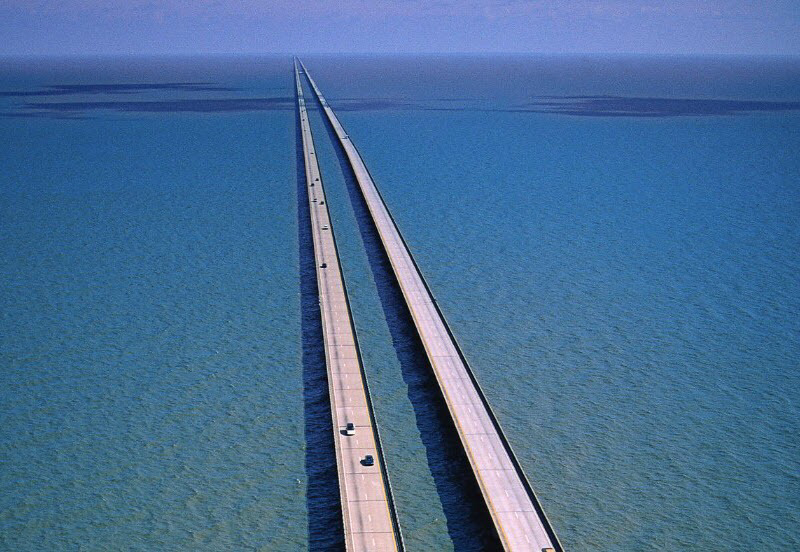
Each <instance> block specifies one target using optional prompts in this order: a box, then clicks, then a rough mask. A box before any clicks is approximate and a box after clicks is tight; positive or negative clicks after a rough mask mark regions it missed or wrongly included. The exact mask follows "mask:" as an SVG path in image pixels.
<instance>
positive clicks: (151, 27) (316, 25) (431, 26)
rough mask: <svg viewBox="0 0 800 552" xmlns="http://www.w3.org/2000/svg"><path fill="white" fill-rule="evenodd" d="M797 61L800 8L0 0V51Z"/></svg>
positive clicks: (512, 0)
mask: <svg viewBox="0 0 800 552" xmlns="http://www.w3.org/2000/svg"><path fill="white" fill-rule="evenodd" d="M168 52H172V53H206V52H220V53H222V52H248V53H256V52H259V53H260V52H297V53H305V52H640V53H706V54H709V53H745V54H794V55H800V0H720V1H714V0H708V1H702V0H663V1H655V0H652V1H651V0H642V1H635V0H575V1H570V0H563V1H557V0H528V1H526V0H436V1H423V0H355V1H347V0H0V54H75V53H78V54H113V53H122V54H135V53H168Z"/></svg>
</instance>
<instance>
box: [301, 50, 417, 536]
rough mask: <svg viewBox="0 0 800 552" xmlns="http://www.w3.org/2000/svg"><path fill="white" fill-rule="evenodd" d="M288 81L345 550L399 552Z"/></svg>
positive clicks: (312, 165)
mask: <svg viewBox="0 0 800 552" xmlns="http://www.w3.org/2000/svg"><path fill="white" fill-rule="evenodd" d="M294 76H295V86H296V87H297V110H298V117H299V119H300V129H301V133H302V140H303V160H304V164H305V176H306V189H307V192H308V204H309V209H310V214H311V234H312V237H313V242H314V260H315V263H316V274H317V289H318V292H319V308H320V314H321V318H322V335H323V339H324V345H325V364H326V370H327V373H328V391H329V395H330V401H331V416H332V418H333V430H334V435H333V440H334V446H335V451H336V467H337V472H338V478H339V497H340V500H341V505H342V517H343V525H344V537H345V547H346V549H347V550H348V551H352V552H362V551H363V552H366V551H369V552H384V551H385V552H389V551H400V550H403V540H402V534H401V532H400V525H399V524H398V523H397V514H396V512H395V507H394V502H393V499H392V493H391V485H390V483H389V476H388V472H387V471H386V464H385V461H384V458H383V452H382V450H381V445H380V436H379V434H378V429H377V426H376V424H375V416H374V412H373V408H372V400H371V398H370V394H369V386H368V383H367V378H366V373H365V372H364V365H363V362H362V360H361V353H360V350H359V346H358V338H357V335H356V330H355V326H354V325H353V319H352V316H351V311H350V303H349V300H348V296H347V288H346V287H345V281H344V277H343V275H342V268H341V265H340V262H339V253H338V250H337V248H336V239H335V237H334V234H333V223H332V222H331V217H330V213H329V212H328V204H327V201H326V200H325V190H324V187H323V183H322V176H321V173H320V169H319V163H318V162H317V155H316V151H315V149H314V138H313V136H312V134H311V125H310V124H309V121H308V113H307V111H306V105H305V98H304V96H303V86H302V83H301V82H300V72H299V69H298V66H297V61H295V69H294ZM348 424H353V430H352V435H349V434H348V433H351V431H348ZM368 458H371V459H372V462H369V461H368Z"/></svg>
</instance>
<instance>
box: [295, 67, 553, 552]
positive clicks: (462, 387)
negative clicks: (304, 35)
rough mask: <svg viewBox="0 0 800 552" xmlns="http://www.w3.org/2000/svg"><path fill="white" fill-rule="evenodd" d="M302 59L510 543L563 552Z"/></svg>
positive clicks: (381, 202)
mask: <svg viewBox="0 0 800 552" xmlns="http://www.w3.org/2000/svg"><path fill="white" fill-rule="evenodd" d="M300 65H301V66H302V68H303V72H304V73H305V75H306V77H307V78H308V81H309V83H310V84H311V87H312V89H313V90H314V93H315V94H316V96H317V99H318V100H319V103H320V105H321V106H322V107H323V110H324V112H325V116H326V117H327V119H328V121H329V122H330V124H331V126H332V127H333V129H334V131H335V133H336V136H337V137H338V139H339V143H340V144H341V147H342V149H343V150H344V152H345V154H346V155H347V159H348V161H349V163H350V166H351V168H352V170H353V174H354V175H355V178H356V181H357V182H358V185H359V188H360V190H361V194H362V195H363V197H364V199H365V201H366V204H367V207H368V209H369V212H370V215H371V217H372V221H373V223H374V224H375V227H376V228H377V230H378V234H379V235H380V239H381V242H382V244H383V248H384V250H385V251H386V254H387V256H388V257H389V261H390V263H391V265H392V270H393V271H394V274H395V277H396V278H397V281H398V283H399V284H400V288H401V290H402V292H403V296H404V298H405V301H406V303H407V305H408V308H409V311H410V312H411V316H412V318H413V319H414V324H415V326H416V328H417V331H418V332H419V335H420V337H421V338H422V343H423V345H424V347H425V351H426V353H427V355H428V359H429V360H430V363H431V366H432V367H433V371H434V373H435V375H436V380H437V382H438V383H439V387H440V389H441V392H442V395H443V396H444V400H445V402H446V404H447V408H448V410H449V411H450V415H451V416H452V418H453V421H454V423H455V426H456V429H457V431H458V435H459V438H460V439H461V443H462V444H463V446H464V449H465V451H466V453H467V457H468V458H469V463H470V465H471V467H472V471H473V473H474V474H475V478H476V480H477V482H478V485H479V486H480V489H481V493H482V495H483V498H484V500H485V502H486V505H487V507H488V509H489V513H490V514H491V517H492V520H493V522H494V525H495V527H496V529H497V533H498V535H499V537H500V540H501V542H502V544H503V547H504V549H505V550H508V551H514V552H516V551H523V550H524V551H536V552H541V551H542V550H548V549H552V550H554V551H563V548H562V546H561V543H560V542H559V541H558V537H557V536H556V534H555V532H554V530H553V528H552V526H551V524H550V522H549V520H548V519H547V516H546V515H545V513H544V510H543V509H542V506H541V504H540V503H539V500H538V498H537V497H536V494H535V493H534V491H533V487H532V486H531V484H530V482H529V481H528V479H527V477H526V476H525V473H524V471H523V470H522V467H521V466H520V464H519V461H518V460H517V458H516V455H515V454H514V451H513V450H512V448H511V445H510V444H509V442H508V439H507V438H506V436H505V434H504V433H503V430H502V428H501V427H500V423H499V422H498V420H497V417H496V416H495V415H494V412H493V411H492V409H491V407H490V405H489V402H488V401H487V399H486V396H485V395H484V393H483V390H482V389H481V387H480V385H479V383H478V380H477V379H476V378H475V375H474V374H473V372H472V369H471V368H470V366H469V364H468V363H467V360H466V358H465V357H464V354H463V352H462V351H461V348H460V347H459V346H458V343H457V342H456V339H455V337H454V336H453V333H452V332H451V330H450V327H449V326H448V324H447V322H446V320H445V318H444V315H443V314H442V312H441V310H440V309H439V306H438V305H437V304H436V300H435V299H434V297H433V295H432V293H431V291H430V288H429V287H428V284H427V282H426V281H425V279H424V277H423V276H422V273H421V272H420V270H419V267H417V264H416V262H415V261H414V258H413V257H412V255H411V252H410V250H409V248H408V246H407V245H406V242H405V240H404V239H403V237H402V235H401V234H400V230H399V229H398V228H397V225H396V224H395V221H394V219H393V218H392V215H391V213H390V212H389V209H388V207H387V206H386V203H385V202H384V200H383V198H382V197H381V195H380V192H379V191H378V188H377V186H376V185H375V182H374V181H373V179H372V176H371V175H370V173H369V170H367V167H366V165H365V164H364V160H363V159H362V158H361V155H360V154H359V153H358V150H357V149H356V147H355V145H353V142H352V140H351V139H350V137H349V136H348V134H347V133H346V132H345V130H344V127H342V124H341V123H340V122H339V119H338V118H337V117H336V114H335V113H334V112H333V110H332V109H331V107H330V106H329V105H328V103H327V101H325V97H324V96H323V95H322V93H321V92H320V90H319V88H318V87H317V85H316V83H315V82H314V80H313V79H312V78H311V75H309V73H308V71H307V70H306V68H305V66H304V65H303V64H302V63H301V64H300Z"/></svg>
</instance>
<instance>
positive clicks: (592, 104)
mask: <svg viewBox="0 0 800 552" xmlns="http://www.w3.org/2000/svg"><path fill="white" fill-rule="evenodd" d="M538 98H539V99H538V100H537V101H535V102H532V103H530V104H526V106H525V108H524V109H520V110H519V111H531V112H533V113H557V114H560V115H580V116H588V117H680V116H714V115H717V116H718V115H742V114H747V113H756V112H781V111H796V110H800V102H787V101H782V102H778V101H760V100H714V99H691V98H632V97H623V96H539V97H538Z"/></svg>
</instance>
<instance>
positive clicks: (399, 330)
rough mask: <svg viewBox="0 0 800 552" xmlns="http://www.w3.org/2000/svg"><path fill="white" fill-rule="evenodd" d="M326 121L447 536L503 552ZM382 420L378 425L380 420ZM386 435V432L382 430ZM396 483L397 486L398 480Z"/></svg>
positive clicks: (458, 543) (461, 544)
mask: <svg viewBox="0 0 800 552" xmlns="http://www.w3.org/2000/svg"><path fill="white" fill-rule="evenodd" d="M310 100H311V97H309V96H306V101H307V102H308V103H309V104H311V103H312V102H311V101H310ZM313 105H314V106H315V108H316V109H317V110H319V109H320V108H319V102H318V101H317V100H316V97H314V98H313ZM309 107H310V105H309ZM322 119H323V121H324V125H325V128H326V130H327V134H328V137H329V139H330V140H331V142H332V144H333V147H334V150H335V151H336V155H337V158H338V161H339V165H340V166H341V169H342V173H343V175H344V180H345V183H346V187H347V192H348V195H349V197H350V202H351V204H352V206H353V210H354V211H355V217H356V220H357V223H358V228H359V232H360V234H361V238H362V241H363V243H364V246H365V249H366V253H367V258H368V261H369V265H370V268H371V270H372V276H373V278H374V280H375V283H376V285H377V288H378V295H379V297H380V301H381V306H382V308H383V312H384V315H385V317H386V322H387V324H388V326H389V332H390V334H391V338H392V345H393V346H394V350H395V354H396V355H397V359H398V360H399V362H400V367H401V371H402V376H403V380H404V382H405V383H406V385H408V398H409V400H410V401H411V404H412V406H413V409H414V415H415V418H416V424H417V429H418V430H419V433H420V437H421V439H422V443H423V446H424V447H425V451H426V454H427V463H428V467H429V469H430V471H431V474H432V476H433V480H434V484H435V485H436V490H437V493H438V495H439V499H440V500H441V503H442V507H443V510H444V514H445V517H446V523H447V530H448V534H449V536H450V538H451V539H452V542H453V546H454V548H455V550H456V551H457V552H467V551H470V552H471V551H477V550H501V549H502V546H501V544H500V540H499V538H498V536H497V533H496V531H495V529H494V525H493V523H492V520H491V517H490V514H489V511H488V509H487V508H486V504H485V503H484V501H483V498H482V496H481V493H480V488H479V487H478V484H477V481H476V480H475V477H474V475H473V474H472V470H471V468H470V466H469V460H468V459H467V456H466V453H465V452H464V450H463V448H462V446H461V442H460V440H459V437H458V433H457V432H456V428H455V425H454V423H453V420H452V418H451V417H450V413H449V412H448V410H447V405H446V404H445V402H444V398H443V397H442V394H441V391H440V389H439V386H438V384H437V382H436V378H435V376H434V374H433V369H432V368H431V366H430V363H429V361H428V358H427V355H426V353H425V349H424V348H423V346H422V341H421V340H420V337H419V334H418V333H417V330H416V327H415V326H414V322H413V320H412V318H411V313H410V312H409V310H408V306H407V305H406V303H405V300H404V298H403V295H402V292H401V290H400V286H399V284H398V282H397V280H396V278H395V276H394V272H393V271H392V268H391V264H390V263H389V258H388V257H387V255H386V252H385V250H384V249H383V246H382V244H381V241H380V237H379V235H378V231H377V230H376V229H375V226H374V224H373V222H372V218H371V216H370V214H369V210H368V209H367V204H366V202H365V200H364V198H363V196H362V195H361V191H360V189H359V187H358V183H357V182H356V180H355V176H354V174H353V171H352V169H351V167H350V164H349V162H348V160H347V156H346V154H345V152H344V150H343V149H342V147H341V145H340V144H339V142H338V138H337V137H336V133H335V131H334V130H333V127H332V126H331V125H330V123H329V122H328V121H327V119H326V118H325V116H324V114H323V115H322ZM378 422H379V423H380V420H379V421H378ZM381 425H382V427H384V428H390V427H391V426H387V424H385V423H384V424H381ZM385 433H387V429H384V434H385ZM384 441H385V438H384ZM385 445H386V443H385V442H384V446H385ZM389 467H390V468H391V466H389ZM394 481H395V486H396V485H397V480H396V479H394ZM402 515H403V513H402V510H401V511H399V512H398V517H399V518H400V520H399V521H400V525H401V526H402V524H403V519H402Z"/></svg>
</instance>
